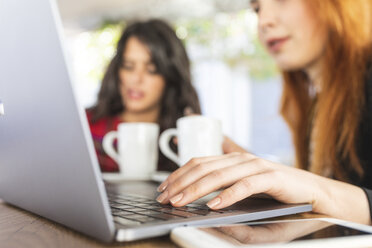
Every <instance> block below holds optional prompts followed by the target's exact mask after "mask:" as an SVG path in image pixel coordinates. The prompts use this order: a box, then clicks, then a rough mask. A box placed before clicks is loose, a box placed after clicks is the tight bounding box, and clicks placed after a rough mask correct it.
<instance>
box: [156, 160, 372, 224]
mask: <svg viewBox="0 0 372 248" xmlns="http://www.w3.org/2000/svg"><path fill="white" fill-rule="evenodd" d="M221 188H225V189H224V190H223V191H222V192H221V193H220V194H219V195H218V196H217V197H215V198H214V199H212V200H211V201H209V202H208V204H207V205H208V206H209V207H210V208H212V209H221V208H225V207H228V206H230V205H232V204H234V203H235V202H238V201H240V200H242V199H244V198H247V197H249V196H251V195H253V194H258V193H265V194H267V195H270V196H272V197H273V198H274V199H276V200H278V201H281V202H284V203H312V205H313V211H314V212H317V213H322V214H327V215H329V216H333V217H338V218H343V219H345V218H346V219H349V220H354V221H358V222H364V223H366V222H367V221H368V222H369V209H368V202H367V200H366V196H365V194H364V192H363V191H362V190H361V189H360V188H358V187H355V186H353V185H350V184H346V183H342V182H338V181H335V180H331V179H327V178H324V177H320V176H317V175H315V174H312V173H310V172H307V171H304V170H300V169H296V168H292V167H288V166H285V165H281V164H277V163H273V162H270V161H267V160H264V159H261V158H258V157H256V156H255V155H252V154H249V153H230V154H226V155H222V156H215V157H205V158H195V159H192V160H191V161H190V162H188V163H187V164H185V165H184V166H182V167H181V168H180V169H178V170H177V171H175V172H173V173H172V174H171V175H170V176H169V177H168V178H167V179H166V180H165V181H164V182H163V183H162V184H161V185H160V186H159V188H158V190H159V192H162V194H161V195H160V196H159V197H158V198H157V201H159V202H160V203H163V204H167V203H169V202H170V203H171V204H172V205H173V206H175V207H180V206H184V205H186V204H188V203H191V202H193V201H195V200H197V199H199V198H200V197H203V196H205V195H207V194H209V193H211V192H213V191H216V190H219V189H221ZM345 201H347V202H350V203H351V204H345ZM355 201H357V202H358V206H360V209H359V210H360V212H359V213H355V212H354V210H355V206H354V205H355V204H354V203H353V202H355ZM359 204H360V205H359ZM340 208H341V209H340ZM345 214H347V215H345ZM367 215H368V216H367Z"/></svg>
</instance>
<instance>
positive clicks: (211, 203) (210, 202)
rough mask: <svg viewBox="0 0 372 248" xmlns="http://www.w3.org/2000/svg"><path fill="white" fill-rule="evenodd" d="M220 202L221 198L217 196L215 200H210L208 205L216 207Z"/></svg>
mask: <svg viewBox="0 0 372 248" xmlns="http://www.w3.org/2000/svg"><path fill="white" fill-rule="evenodd" d="M220 203H221V199H220V198H219V197H217V198H214V199H213V200H211V201H209V202H208V203H207V206H208V207H209V208H214V207H216V206H217V205H218V204H220Z"/></svg>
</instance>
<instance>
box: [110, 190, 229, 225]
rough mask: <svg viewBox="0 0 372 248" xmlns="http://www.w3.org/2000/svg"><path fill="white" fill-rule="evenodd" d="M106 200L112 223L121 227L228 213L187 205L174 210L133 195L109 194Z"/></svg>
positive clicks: (202, 206) (196, 205)
mask: <svg viewBox="0 0 372 248" xmlns="http://www.w3.org/2000/svg"><path fill="white" fill-rule="evenodd" d="M108 198H109V203H110V207H111V213H112V215H113V217H114V222H115V223H117V224H120V225H123V226H137V225H141V224H145V223H152V222H163V221H168V220H178V219H185V218H190V217H200V216H210V215H217V214H222V213H226V212H227V211H228V210H218V211H214V210H210V209H209V208H208V207H207V206H205V205H200V204H188V205H187V206H184V207H178V208H176V207H173V206H171V205H162V204H160V203H158V202H157V201H155V200H153V199H149V198H144V197H138V196H133V195H113V194H111V193H109V194H108Z"/></svg>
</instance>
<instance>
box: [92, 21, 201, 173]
mask: <svg viewBox="0 0 372 248" xmlns="http://www.w3.org/2000/svg"><path fill="white" fill-rule="evenodd" d="M131 37H135V38H137V39H138V40H139V41H140V42H142V43H143V44H144V45H146V46H147V47H148V49H149V51H150V54H151V60H152V62H153V63H154V65H155V66H156V68H157V71H158V73H159V74H160V75H162V76H163V77H164V80H165V83H166V87H165V90H164V94H163V97H162V100H161V110H160V114H159V117H158V121H157V123H158V124H159V126H160V131H161V132H162V131H164V130H165V129H168V128H172V127H175V126H176V121H177V119H178V118H180V117H182V116H183V115H184V110H185V108H191V110H192V111H193V112H194V113H196V114H200V105H199V100H198V96H197V93H196V91H195V89H194V87H193V86H192V84H191V73H190V61H189V58H188V56H187V53H186V50H185V47H184V46H183V44H182V42H181V40H180V39H178V38H177V36H176V34H175V32H174V31H173V29H172V28H171V27H170V26H169V25H168V24H167V23H165V22H164V21H161V20H155V19H153V20H148V21H144V22H134V23H132V24H130V25H128V26H127V28H126V29H125V30H124V31H123V34H122V35H121V38H120V40H119V42H118V45H117V51H116V54H115V56H114V57H113V59H112V60H111V62H110V64H109V66H108V68H107V71H106V73H105V75H104V77H103V81H102V85H101V89H100V91H99V93H98V101H97V103H96V105H95V106H93V107H92V108H91V109H90V112H91V113H92V122H95V121H97V120H99V119H101V118H107V117H114V116H117V115H119V114H121V113H123V111H125V106H124V105H123V100H122V96H121V94H120V90H119V85H120V80H119V69H120V67H121V66H122V63H123V57H122V56H123V53H124V51H125V47H126V44H127V42H128V40H129V38H131ZM176 168H177V166H176V165H175V164H173V163H172V162H171V161H169V160H168V159H166V158H165V157H164V156H163V155H162V154H160V156H159V165H158V169H160V170H175V169H176Z"/></svg>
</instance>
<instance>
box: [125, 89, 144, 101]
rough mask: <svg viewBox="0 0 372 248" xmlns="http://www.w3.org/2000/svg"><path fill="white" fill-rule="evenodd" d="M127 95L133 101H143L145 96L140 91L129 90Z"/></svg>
mask: <svg viewBox="0 0 372 248" xmlns="http://www.w3.org/2000/svg"><path fill="white" fill-rule="evenodd" d="M127 95H128V97H129V99H131V100H141V99H142V98H143V97H144V96H145V94H144V93H143V92H142V91H139V90H128V91H127Z"/></svg>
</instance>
